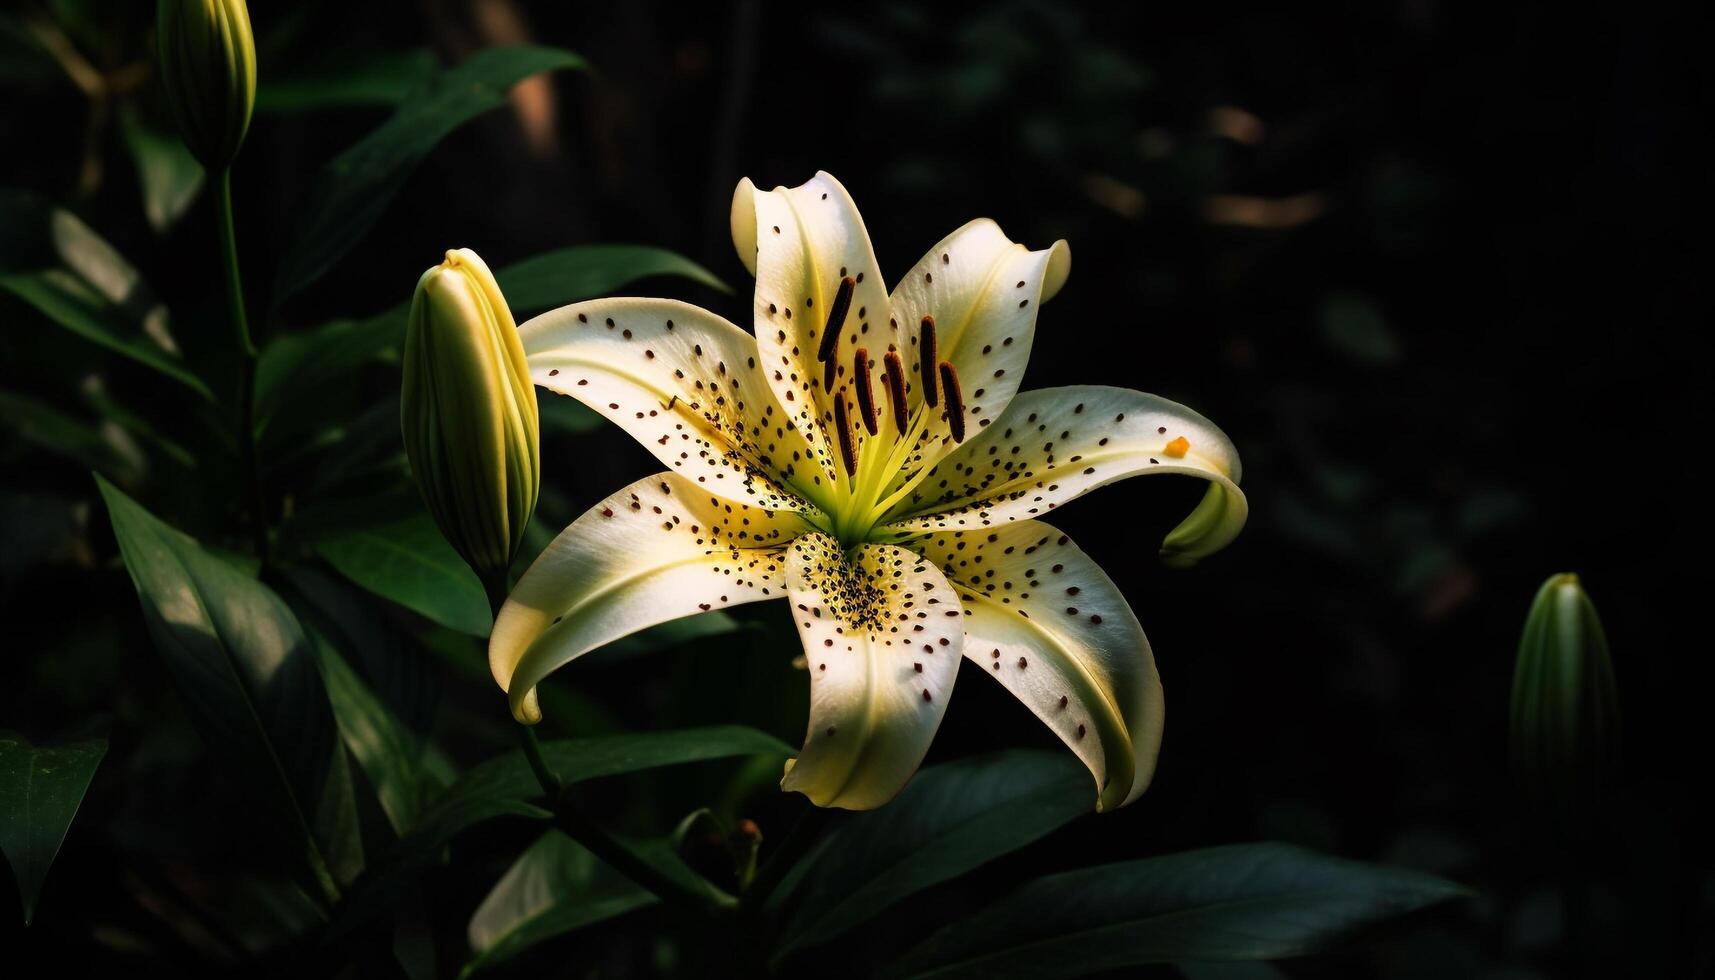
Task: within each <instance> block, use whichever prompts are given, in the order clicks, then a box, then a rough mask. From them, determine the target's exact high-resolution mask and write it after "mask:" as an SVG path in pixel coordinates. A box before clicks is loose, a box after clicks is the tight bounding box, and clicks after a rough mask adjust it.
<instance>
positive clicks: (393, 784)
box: [310, 627, 423, 835]
mask: <svg viewBox="0 0 1715 980" xmlns="http://www.w3.org/2000/svg"><path fill="white" fill-rule="evenodd" d="M310 639H311V640H312V641H313V642H314V643H315V648H316V662H317V664H318V666H319V667H320V668H321V672H322V682H323V683H324V684H326V685H327V690H328V700H329V701H330V702H331V703H332V706H333V713H334V720H335V721H336V722H338V724H339V734H340V738H341V739H343V740H344V742H345V747H346V748H347V749H348V750H349V751H350V752H351V755H352V758H354V759H356V760H357V764H358V765H360V766H362V767H363V771H364V773H365V774H367V775H368V776H369V781H370V783H371V784H372V785H373V786H374V787H375V795H376V798H377V800H379V802H380V803H381V809H382V811H383V812H385V813H386V814H387V822H388V823H390V824H392V825H393V831H394V832H395V833H397V834H401V835H403V834H404V833H405V832H407V831H409V830H410V829H411V826H412V824H414V823H416V821H417V814H418V812H419V811H420V810H421V809H422V805H423V773H422V765H421V759H422V754H423V746H422V743H421V742H420V741H418V739H417V737H416V736H415V735H413V734H412V733H411V732H410V731H409V730H408V729H406V728H405V726H404V725H403V724H401V723H400V722H399V720H398V719H397V718H395V717H393V713H392V712H390V711H388V710H387V706H386V705H385V704H382V703H381V699H380V698H377V697H376V696H375V692H373V691H371V690H370V689H369V686H368V685H367V684H365V683H364V682H363V678H361V677H359V676H358V675H357V671H355V670H353V669H352V668H351V665H350V664H348V663H346V662H345V658H343V657H342V656H340V653H339V651H338V650H336V649H334V646H333V644H332V643H331V642H329V641H328V638H327V637H326V636H325V635H323V634H322V633H321V631H320V630H317V629H315V628H313V627H312V628H311V629H310Z"/></svg>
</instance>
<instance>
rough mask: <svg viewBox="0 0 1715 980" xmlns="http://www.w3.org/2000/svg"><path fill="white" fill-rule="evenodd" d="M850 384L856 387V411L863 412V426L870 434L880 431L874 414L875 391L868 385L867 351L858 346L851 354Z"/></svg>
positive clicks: (878, 421)
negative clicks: (855, 351) (854, 352)
mask: <svg viewBox="0 0 1715 980" xmlns="http://www.w3.org/2000/svg"><path fill="white" fill-rule="evenodd" d="M852 385H853V387H855V388H856V389H857V403H858V411H859V412H862V413H863V427H864V428H865V429H867V430H869V434H870V435H872V436H873V435H875V434H876V433H877V432H879V431H881V425H880V420H879V419H877V418H876V416H875V392H874V391H872V390H871V389H870V386H869V351H868V350H867V349H865V348H862V347H859V348H858V349H857V353H856V354H854V355H852Z"/></svg>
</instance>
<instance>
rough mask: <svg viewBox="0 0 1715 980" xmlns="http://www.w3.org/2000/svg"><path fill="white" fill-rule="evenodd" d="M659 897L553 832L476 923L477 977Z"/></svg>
mask: <svg viewBox="0 0 1715 980" xmlns="http://www.w3.org/2000/svg"><path fill="white" fill-rule="evenodd" d="M655 902H656V898H655V896H653V895H651V894H650V893H649V892H647V891H645V890H643V889H642V888H639V887H638V886H637V885H635V884H633V883H632V882H631V881H630V880H629V879H627V878H625V877H623V876H622V875H620V874H619V873H618V872H616V871H614V870H613V869H612V868H610V867H608V866H607V865H606V864H604V863H602V862H601V860H599V859H598V858H597V857H596V856H595V855H593V854H591V853H590V852H589V851H588V850H586V849H585V848H584V847H583V845H581V844H579V843H577V842H576V841H574V840H572V839H571V838H570V837H567V836H566V835H565V834H563V833H561V832H559V831H557V830H550V831H548V832H547V833H546V834H543V835H542V837H541V839H539V840H537V841H536V843H535V844H533V845H531V847H530V849H529V850H527V851H525V852H524V854H523V855H522V856H520V857H519V858H518V860H517V861H515V862H513V865H512V867H511V868H509V869H508V870H507V872H506V874H505V875H504V876H502V877H501V879H500V881H499V882H497V883H496V884H495V886H494V889H493V890H492V891H490V892H489V893H488V897H487V898H485V899H483V901H482V904H481V905H480V906H478V907H477V910H476V913H475V914H474V915H472V916H471V919H470V945H471V948H472V949H474V950H476V952H477V955H476V957H475V958H474V959H472V960H471V961H470V962H469V963H467V964H466V965H465V968H464V970H463V971H462V972H461V973H460V974H459V975H460V976H461V977H472V976H476V975H477V974H480V973H482V972H484V971H486V970H489V969H492V968H494V967H496V966H499V965H501V964H503V963H505V962H506V961H507V960H509V959H511V958H512V957H513V956H516V955H517V954H518V953H520V952H522V951H524V950H526V949H529V948H530V947H532V946H534V945H536V944H537V943H541V942H543V941H545V940H548V939H552V938H554V937H555V936H561V935H564V934H566V933H568V932H571V931H572V930H574V929H578V928H582V927H583V926H587V925H592V924H594V923H597V922H601V921H603V920H605V919H611V918H614V917H615V916H619V915H623V914H625V913H626V912H629V911H631V910H632V909H636V908H641V907H642V906H645V905H652V904H654V903H655Z"/></svg>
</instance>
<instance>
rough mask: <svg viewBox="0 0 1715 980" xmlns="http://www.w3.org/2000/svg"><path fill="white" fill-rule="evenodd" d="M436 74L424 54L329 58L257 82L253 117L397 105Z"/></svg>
mask: <svg viewBox="0 0 1715 980" xmlns="http://www.w3.org/2000/svg"><path fill="white" fill-rule="evenodd" d="M435 70H436V65H435V54H434V52H433V51H430V50H428V49H427V48H411V49H409V50H405V51H361V52H344V53H335V54H330V55H328V56H327V57H326V58H323V59H320V60H317V61H315V62H313V63H310V64H305V65H299V66H297V67H295V68H287V69H284V70H283V71H280V72H278V73H269V74H265V75H263V76H262V77H261V78H259V79H258V80H257V81H258V85H257V88H256V111H257V112H304V111H307V110H315V109H341V108H347V107H353V106H393V105H398V104H399V103H401V102H403V101H405V99H406V98H408V97H409V96H410V95H411V94H412V93H413V92H415V91H417V90H418V89H419V88H421V87H422V85H423V83H424V82H425V81H427V80H428V79H429V78H430V77H431V76H433V75H434V74H435Z"/></svg>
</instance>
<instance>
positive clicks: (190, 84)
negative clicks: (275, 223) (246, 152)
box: [155, 0, 256, 170]
mask: <svg viewBox="0 0 1715 980" xmlns="http://www.w3.org/2000/svg"><path fill="white" fill-rule="evenodd" d="M155 48H156V52H157V54H158V55H159V63H160V66H161V86H162V88H164V89H165V90H166V93H167V104H168V105H170V106H172V109H173V118H174V119H176V120H177V121H178V124H179V134H180V135H181V136H182V137H183V138H184V141H185V145H186V146H188V147H190V151H191V155H193V156H195V157H196V158H197V159H198V160H200V161H202V165H203V166H205V167H207V168H208V169H210V170H222V169H224V168H225V167H226V166H227V165H229V164H230V163H232V158H233V157H235V156H237V155H238V147H239V146H240V145H242V144H243V143H244V134H245V132H246V131H247V130H249V128H250V110H251V108H252V107H253V106H254V105H255V103H256V42H255V41H254V40H253V39H252V38H251V36H250V11H249V10H248V9H247V8H246V7H245V4H244V0H161V2H160V5H159V6H158V7H156V9H155Z"/></svg>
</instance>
